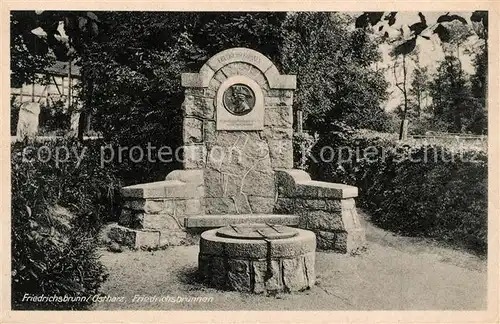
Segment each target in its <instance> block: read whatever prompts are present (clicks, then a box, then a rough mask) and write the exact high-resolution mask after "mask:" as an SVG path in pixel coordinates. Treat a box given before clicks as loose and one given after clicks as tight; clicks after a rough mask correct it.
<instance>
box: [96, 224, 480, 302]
mask: <svg viewBox="0 0 500 324" xmlns="http://www.w3.org/2000/svg"><path fill="white" fill-rule="evenodd" d="M363 218H364V219H366V216H365V215H363ZM363 222H364V223H365V228H366V232H367V240H368V248H367V250H366V251H364V252H363V253H361V254H360V255H356V256H350V255H341V254H336V253H327V252H317V255H316V274H317V277H318V279H317V281H318V282H317V285H316V286H315V287H314V288H313V289H310V290H307V291H304V292H300V293H294V294H278V295H276V296H263V295H252V294H245V293H238V292H228V291H219V290H215V289H211V288H206V287H204V286H202V285H201V284H199V283H197V282H196V280H195V271H196V268H197V254H198V246H180V247H172V248H169V249H166V250H161V251H154V252H134V251H125V252H123V253H111V252H108V251H104V250H103V252H102V253H103V255H102V258H101V259H102V262H103V263H104V264H105V265H106V266H107V268H108V270H109V273H110V276H109V278H108V280H107V282H105V284H104V286H103V289H102V290H103V292H104V293H105V294H107V295H109V297H110V298H111V297H117V299H118V297H122V298H121V300H118V301H104V302H100V303H96V304H94V306H93V309H95V310H112V309H129V310H135V309H143V310H180V309H183V310H484V309H486V294H487V262H486V260H482V259H480V258H478V257H476V256H474V255H472V254H469V253H467V252H464V251H458V250H454V249H451V248H447V247H443V246H440V245H439V244H437V243H434V242H432V241H429V240H422V239H415V238H405V237H399V236H395V235H393V234H391V233H389V232H386V231H384V230H381V229H379V228H376V227H375V226H373V225H371V224H370V223H369V222H367V221H366V220H365V221H363ZM135 295H138V296H142V297H144V296H147V297H153V296H157V298H160V297H166V296H168V297H170V299H168V300H167V301H163V302H162V301H156V302H155V301H153V302H149V301H144V300H142V301H141V300H139V301H137V298H136V301H134V296H135ZM178 297H181V298H178ZM182 297H186V298H187V297H207V298H206V299H205V301H203V299H202V298H198V299H197V300H191V301H189V300H187V299H184V300H183V301H180V302H177V301H179V300H181V299H182ZM172 300H173V301H176V302H173V301H172Z"/></svg>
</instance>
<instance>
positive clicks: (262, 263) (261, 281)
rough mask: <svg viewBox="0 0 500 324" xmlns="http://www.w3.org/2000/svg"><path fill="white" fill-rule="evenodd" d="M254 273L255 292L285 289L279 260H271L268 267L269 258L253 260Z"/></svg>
mask: <svg viewBox="0 0 500 324" xmlns="http://www.w3.org/2000/svg"><path fill="white" fill-rule="evenodd" d="M252 266H253V273H254V280H255V282H254V287H253V292H254V293H264V292H273V291H282V290H283V279H282V278H281V268H280V263H279V261H278V260H271V263H270V265H269V267H268V261H267V260H256V261H253V262H252Z"/></svg>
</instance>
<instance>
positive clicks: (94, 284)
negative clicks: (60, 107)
mask: <svg viewBox="0 0 500 324" xmlns="http://www.w3.org/2000/svg"><path fill="white" fill-rule="evenodd" d="M30 146H31V149H30V148H28V147H30ZM43 146H45V147H47V148H48V150H50V152H51V158H50V160H49V159H48V158H49V156H48V151H47V149H42V150H39V149H40V148H41V147H43ZM62 147H66V148H68V149H69V150H70V152H71V155H70V156H69V157H68V160H67V161H66V162H62V161H63V160H65V157H66V155H64V153H61V155H60V158H59V163H58V162H57V159H56V158H55V152H56V149H57V148H62ZM26 148H28V149H27V150H26V151H25V149H26ZM75 150H76V151H77V152H78V153H79V154H80V153H81V152H82V150H84V146H83V145H82V144H81V143H78V142H76V141H75V140H54V141H49V142H29V141H27V140H26V141H24V142H17V143H14V144H13V145H12V147H11V152H12V153H11V170H12V171H11V172H12V173H11V177H12V183H11V185H12V227H11V228H12V229H11V230H12V243H11V244H12V246H11V248H12V292H13V296H12V306H13V308H14V309H82V308H86V307H87V306H88V305H89V303H91V301H82V300H80V301H74V302H57V301H55V302H52V303H30V302H26V301H25V302H23V301H22V299H23V296H24V295H25V294H29V295H42V294H43V295H44V296H52V295H57V296H62V297H64V296H65V295H67V296H70V297H88V296H92V295H94V294H97V293H98V289H99V287H100V285H101V283H102V282H103V281H104V280H105V278H106V272H105V269H104V267H103V266H102V265H101V263H100V262H99V261H98V254H97V250H96V249H97V233H98V231H99V229H100V227H101V224H102V223H103V222H104V221H105V220H106V219H107V218H108V217H110V215H113V214H116V206H117V205H118V203H119V201H117V200H116V199H117V198H116V197H117V196H116V195H117V194H118V190H119V188H120V182H119V181H118V180H117V179H116V177H115V175H114V173H113V172H112V171H110V170H107V169H103V168H100V150H99V148H98V146H97V145H96V146H89V147H88V148H87V149H86V151H85V155H84V158H83V160H82V161H81V163H80V164H78V161H77V158H76V157H75V154H74V152H75ZM23 152H25V156H24V159H23ZM37 152H39V153H40V157H41V158H38V157H37ZM61 152H62V151H61ZM45 160H47V162H43V161H45Z"/></svg>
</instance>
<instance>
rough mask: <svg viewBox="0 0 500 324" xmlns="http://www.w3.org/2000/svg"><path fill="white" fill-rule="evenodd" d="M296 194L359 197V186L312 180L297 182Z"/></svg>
mask: <svg viewBox="0 0 500 324" xmlns="http://www.w3.org/2000/svg"><path fill="white" fill-rule="evenodd" d="M295 195H296V196H297V197H306V198H336V199H345V198H354V197H357V196H358V188H356V187H353V186H348V185H345V184H340V183H330V182H324V181H315V180H311V181H307V182H300V183H297V185H296V190H295Z"/></svg>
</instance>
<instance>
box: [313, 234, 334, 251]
mask: <svg viewBox="0 0 500 324" xmlns="http://www.w3.org/2000/svg"><path fill="white" fill-rule="evenodd" d="M336 240H337V236H336V233H334V232H328V231H316V244H317V245H316V246H317V247H318V249H321V250H336V249H337V246H336V245H335V243H336Z"/></svg>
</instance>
